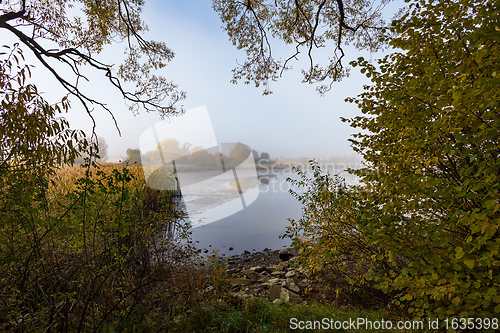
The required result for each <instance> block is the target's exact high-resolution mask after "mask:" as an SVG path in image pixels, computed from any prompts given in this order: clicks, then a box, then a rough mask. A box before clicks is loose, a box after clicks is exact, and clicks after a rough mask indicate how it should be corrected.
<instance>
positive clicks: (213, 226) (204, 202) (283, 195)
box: [183, 170, 349, 256]
mask: <svg viewBox="0 0 500 333" xmlns="http://www.w3.org/2000/svg"><path fill="white" fill-rule="evenodd" d="M343 176H346V174H345V173H343ZM288 177H290V178H293V179H297V174H296V173H295V172H293V171H292V170H282V171H277V172H274V173H258V182H257V183H256V184H255V188H254V189H251V190H253V195H252V196H251V197H252V198H254V201H253V202H252V203H251V204H249V205H248V206H245V208H244V209H242V207H239V208H238V207H237V208H234V207H231V205H226V207H229V208H227V209H228V213H227V214H223V215H225V216H226V217H224V218H221V219H217V220H216V221H215V222H210V223H206V224H203V223H199V221H200V220H199V219H198V217H199V216H197V212H199V211H210V209H212V208H213V206H214V205H216V202H219V203H220V202H227V201H228V200H230V199H231V198H230V195H228V193H229V187H230V186H228V182H227V181H225V182H221V181H220V179H219V183H217V181H215V180H213V181H212V182H211V183H206V184H205V186H206V187H211V188H212V195H210V197H207V196H204V195H191V194H188V195H183V201H185V202H186V203H187V204H188V206H189V207H190V208H189V211H190V212H191V214H190V221H191V223H192V224H193V226H194V228H193V229H192V231H193V234H192V241H193V242H198V243H197V247H198V248H200V249H207V250H209V251H212V250H216V251H217V252H218V253H219V254H220V255H222V254H224V255H226V256H229V255H235V254H241V253H243V252H244V251H251V252H254V251H262V250H263V249H265V248H269V249H273V250H277V249H280V248H284V247H289V246H290V245H291V240H290V239H288V238H285V239H280V238H279V236H280V235H281V234H283V233H284V232H285V230H286V227H287V226H288V225H289V222H288V220H287V219H288V218H292V219H299V218H300V216H301V212H302V206H301V205H300V203H299V202H298V201H297V200H296V199H295V198H294V197H293V196H292V195H291V194H290V193H289V189H294V190H298V189H297V188H293V187H292V185H291V184H290V183H289V182H287V181H286V179H287V178H288ZM240 181H241V178H240ZM348 183H349V182H348ZM213 189H216V190H215V191H213ZM240 205H241V204H240ZM197 225H198V226H197ZM230 248H232V250H230Z"/></svg>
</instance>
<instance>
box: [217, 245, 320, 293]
mask: <svg viewBox="0 0 500 333" xmlns="http://www.w3.org/2000/svg"><path fill="white" fill-rule="evenodd" d="M297 254H298V253H297V252H296V251H294V250H292V249H282V250H275V251H272V250H269V249H264V251H262V252H256V253H250V252H248V251H245V252H244V253H243V254H241V255H235V256H231V257H229V258H227V259H226V263H227V277H228V282H229V284H230V287H231V293H232V294H233V295H234V296H236V297H241V298H258V297H265V298H267V299H269V300H270V301H273V302H276V303H277V302H282V301H289V302H296V303H302V302H303V294H304V292H305V291H306V289H307V288H309V287H310V286H311V284H312V282H311V280H309V278H308V277H307V272H306V270H305V269H303V268H302V267H298V265H297V264H296V259H297Z"/></svg>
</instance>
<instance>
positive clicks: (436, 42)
mask: <svg viewBox="0 0 500 333" xmlns="http://www.w3.org/2000/svg"><path fill="white" fill-rule="evenodd" d="M499 14H500V9H499V7H498V6H497V4H496V3H495V2H494V1H489V0H476V1H470V0H459V1H444V0H443V1H428V0H417V1H412V2H411V3H410V11H409V12H408V13H407V14H406V15H404V16H403V17H402V18H401V19H399V20H395V21H394V22H393V27H392V30H393V33H394V37H393V38H392V39H391V41H390V44H391V45H392V46H393V47H394V48H395V49H399V50H400V51H399V52H395V53H393V54H391V55H388V56H386V57H384V58H383V59H381V60H379V61H378V65H377V66H374V65H373V64H372V63H370V62H368V61H366V60H365V59H363V58H360V59H358V61H356V62H354V63H353V66H361V67H362V69H361V72H362V73H365V74H366V76H367V77H369V78H371V80H372V85H370V86H367V87H365V92H364V93H363V94H361V95H360V96H358V98H352V99H349V101H351V102H355V103H356V104H357V105H358V106H359V107H360V109H361V111H362V112H363V114H364V115H363V116H358V117H354V118H353V119H349V120H346V121H349V122H350V124H351V125H352V126H353V127H355V128H358V129H362V130H363V132H362V133H360V134H357V135H355V137H354V138H353V139H352V143H353V147H354V149H355V150H356V151H357V152H359V153H360V154H361V155H362V156H363V158H364V160H365V163H366V167H365V168H364V169H361V170H358V171H355V174H356V175H358V176H360V177H361V186H358V187H355V188H352V189H349V188H346V187H345V186H341V184H340V185H339V183H338V182H333V181H331V180H329V179H328V177H327V176H325V175H323V174H321V173H320V172H319V170H316V172H315V174H314V177H313V178H314V179H312V180H310V181H308V180H307V179H306V178H304V177H305V175H302V176H303V179H302V183H301V184H302V185H306V186H308V185H311V184H312V187H311V190H310V191H309V192H306V195H305V196H300V195H299V199H300V200H301V201H302V202H304V203H305V204H306V205H305V206H304V215H303V218H302V219H301V220H299V221H292V225H291V228H290V229H289V231H288V232H289V233H288V235H290V236H291V237H292V238H294V239H295V243H296V244H298V245H300V246H301V247H303V248H304V249H305V250H307V251H308V252H307V253H308V255H309V259H310V260H309V262H310V263H311V265H313V266H314V267H318V266H317V265H318V264H319V261H321V260H320V259H322V260H323V263H324V262H330V263H342V262H344V263H345V262H346V260H348V259H349V258H350V259H353V258H354V259H356V260H355V264H357V267H358V268H360V269H361V268H363V269H361V270H360V271H358V272H361V273H363V272H364V273H365V274H366V275H364V276H351V278H352V280H353V281H355V282H356V283H358V282H359V281H362V280H363V279H367V280H371V281H374V283H375V284H376V285H377V286H378V288H380V289H381V290H382V291H384V292H387V293H389V294H391V295H392V296H394V295H398V297H397V298H395V299H394V301H395V303H396V304H401V306H403V307H406V308H407V309H408V310H409V311H410V312H411V313H414V314H416V315H417V316H426V317H434V316H439V317H440V318H441V319H444V318H448V317H453V316H457V317H462V318H465V317H478V316H479V317H487V318H492V317H497V316H498V313H500V282H499V280H498V276H499V275H500V268H499V267H500V237H499V236H500V230H499V227H500V178H499V175H500V104H499V100H500V96H499V89H498V87H499V85H500V77H499V74H498V73H500V61H499V55H500V47H499V44H498V40H499V38H500V22H499V17H500V15H499ZM326 189H328V191H326ZM308 246H311V248H308ZM318 258H320V259H318ZM318 260H319V261H318ZM336 267H341V266H336ZM350 267H352V266H350ZM364 281H366V280H364Z"/></svg>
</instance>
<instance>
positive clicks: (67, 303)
mask: <svg viewBox="0 0 500 333" xmlns="http://www.w3.org/2000/svg"><path fill="white" fill-rule="evenodd" d="M0 185H1V186H0V191H1V192H0V196H1V199H2V201H1V206H0V272H1V273H2V274H1V275H0V331H41V332H50V331H58V332H69V331H71V332H73V331H107V330H110V331H121V330H131V329H134V330H142V331H148V330H157V329H159V328H161V327H162V326H163V325H168V322H169V320H171V319H172V318H174V317H175V316H176V308H177V305H178V304H179V302H180V303H181V304H182V303H183V302H184V303H186V304H187V303H189V302H191V301H192V300H193V299H195V298H196V295H197V293H196V292H192V290H191V289H192V287H190V286H189V284H191V285H192V286H200V285H201V283H200V281H201V279H202V277H201V275H200V274H199V272H198V271H197V270H196V269H195V266H194V265H193V264H192V260H193V259H195V258H196V250H195V249H194V248H192V247H190V246H189V243H188V242H182V243H181V242H178V241H176V240H175V239H173V238H168V237H164V230H166V229H168V227H169V224H170V223H174V224H176V225H177V233H176V235H177V236H176V237H188V235H187V231H186V229H184V228H183V225H182V217H181V216H179V213H178V212H177V211H176V209H175V204H174V201H173V200H172V197H171V195H170V194H169V192H167V191H154V190H151V189H149V188H148V187H147V186H146V184H145V181H144V178H143V176H142V170H141V168H140V167H136V166H134V167H123V166H118V165H101V166H99V165H96V164H94V165H86V166H84V167H80V166H73V167H69V166H68V167H62V168H59V169H57V170H55V171H54V172H47V173H37V172H35V173H26V172H25V171H23V173H20V174H18V175H16V174H15V173H11V174H9V177H3V178H2V183H1V184H0ZM183 288H188V289H189V291H186V290H183ZM167 295H173V296H172V297H168V296H167ZM160 314H161V315H160ZM165 314H170V315H166V316H165Z"/></svg>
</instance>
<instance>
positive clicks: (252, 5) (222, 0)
mask: <svg viewBox="0 0 500 333" xmlns="http://www.w3.org/2000/svg"><path fill="white" fill-rule="evenodd" d="M388 2H389V0H381V1H371V0H335V1H334V0H321V1H284V0H279V1H274V0H273V1H265V0H252V1H233V0H214V1H213V7H214V9H215V11H216V12H217V13H218V14H219V16H220V18H221V20H222V22H223V23H224V29H225V30H226V32H227V34H228V35H229V38H230V40H231V41H232V43H233V44H234V45H235V46H236V47H237V48H238V49H243V50H245V52H246V54H247V59H246V61H245V62H244V63H243V64H242V65H240V66H239V67H237V68H235V69H234V70H233V82H234V83H236V82H237V81H238V80H244V82H245V83H246V84H249V83H250V82H253V83H255V85H256V86H257V87H258V86H260V85H263V86H264V94H269V93H271V91H270V89H269V81H274V80H277V79H278V78H279V77H280V76H281V74H282V73H283V71H284V70H286V69H289V68H291V62H292V60H298V58H300V56H301V54H302V53H303V54H305V55H306V59H307V60H308V67H307V68H305V69H303V70H302V73H303V77H304V79H303V82H307V83H312V84H314V83H318V84H320V85H319V86H318V87H317V90H318V91H319V92H320V93H324V92H325V91H327V90H329V89H330V88H331V84H332V83H333V82H335V81H340V80H341V79H342V78H343V77H344V76H346V75H347V74H348V69H347V68H346V67H345V66H344V64H343V63H342V60H343V58H344V56H345V53H344V46H345V45H347V44H349V43H353V44H354V46H355V47H357V48H358V49H367V50H370V51H375V50H378V49H380V48H381V47H382V45H383V44H382V42H383V38H381V37H383V36H384V33H385V27H386V24H385V23H384V21H383V19H382V14H381V10H382V9H383V8H384V6H385V5H386V4H387V3H388ZM276 39H280V40H282V41H283V42H285V44H287V45H291V46H292V47H293V48H295V50H294V51H293V52H292V53H291V54H289V55H287V56H286V57H285V58H284V60H283V59H281V58H276V56H275V54H273V52H272V47H271V46H272V44H273V43H274V42H275V40H276ZM322 48H327V49H328V50H330V49H331V50H332V51H331V53H330V56H329V59H328V62H327V63H326V64H320V63H319V62H317V61H316V60H315V55H317V53H318V51H319V49H322Z"/></svg>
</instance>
